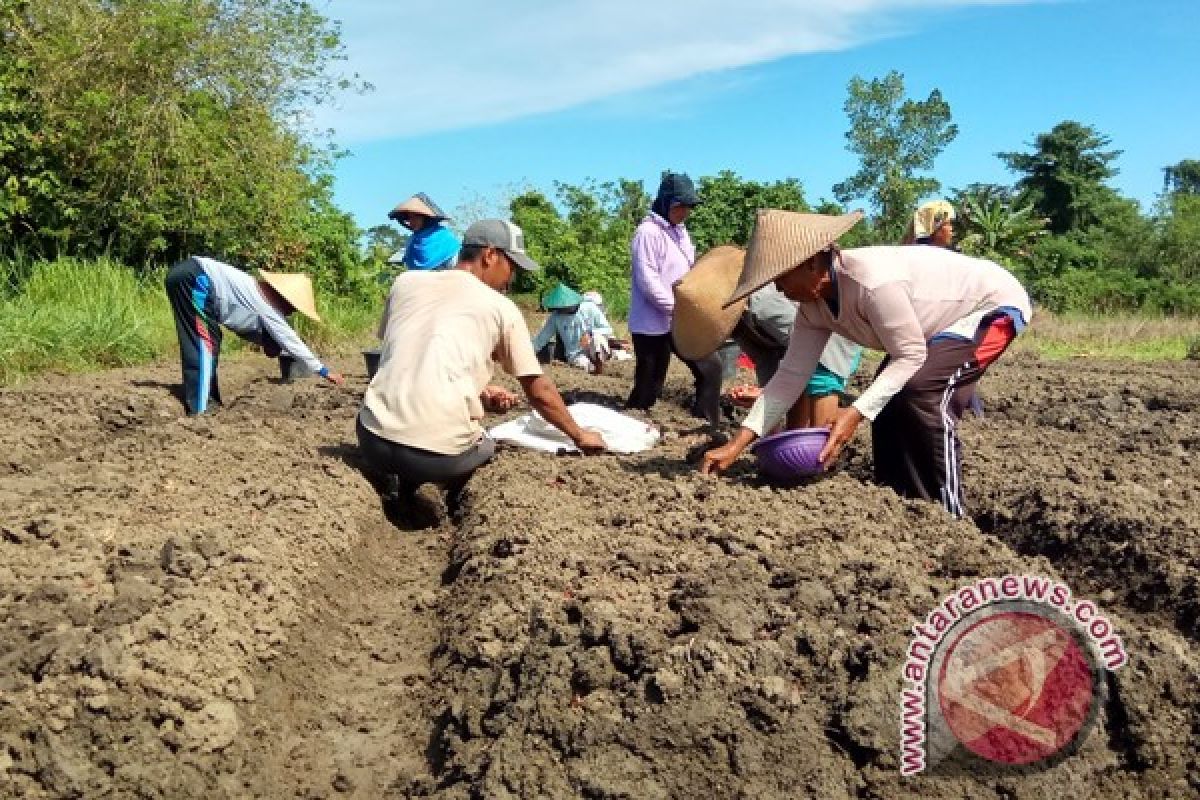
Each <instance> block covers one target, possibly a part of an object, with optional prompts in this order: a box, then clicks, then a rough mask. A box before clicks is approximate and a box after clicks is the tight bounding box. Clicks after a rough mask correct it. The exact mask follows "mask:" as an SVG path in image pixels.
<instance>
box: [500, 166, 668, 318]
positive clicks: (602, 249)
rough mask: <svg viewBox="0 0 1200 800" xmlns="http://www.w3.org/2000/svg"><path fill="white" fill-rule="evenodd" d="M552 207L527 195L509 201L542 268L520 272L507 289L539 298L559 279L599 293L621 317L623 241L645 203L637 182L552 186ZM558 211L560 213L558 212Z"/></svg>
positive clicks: (624, 306)
mask: <svg viewBox="0 0 1200 800" xmlns="http://www.w3.org/2000/svg"><path fill="white" fill-rule="evenodd" d="M555 189H556V191H555V196H556V198H557V200H558V203H559V205H558V206H556V205H555V204H554V203H553V202H551V201H550V199H549V198H547V197H546V196H545V195H544V194H542V193H541V192H538V191H528V192H525V193H524V194H520V195H518V196H517V197H515V198H513V200H512V203H511V205H510V212H511V214H512V220H513V222H515V223H516V224H517V225H519V226H520V227H521V229H522V230H523V231H524V232H525V246H526V248H527V249H528V251H529V254H530V255H531V256H532V257H533V259H534V260H535V261H537V262H538V263H539V264H541V265H542V270H541V271H540V272H537V273H532V274H529V273H522V274H520V275H518V276H517V280H516V283H515V285H514V287H513V289H514V291H517V292H535V293H536V294H537V295H538V296H539V297H540V296H541V295H542V294H544V293H545V292H546V291H547V290H549V289H550V288H551V287H553V286H554V285H555V284H556V283H558V282H559V281H562V282H564V283H566V284H567V285H568V286H570V287H571V288H573V289H575V290H577V291H580V292H584V291H588V290H596V291H599V292H600V293H601V294H603V295H604V298H605V302H606V304H607V305H608V307H609V308H610V309H611V310H612V311H613V312H614V313H615V314H617V315H624V314H625V313H626V312H627V310H628V306H629V242H630V240H631V239H632V238H633V231H634V228H636V227H637V224H638V222H639V221H640V220H641V218H642V216H644V215H645V213H646V209H647V208H649V204H650V199H649V197H648V196H647V195H646V193H645V190H644V189H643V188H642V185H641V183H639V182H637V181H628V180H620V181H616V182H609V183H602V184H587V185H583V186H576V185H572V184H566V183H558V184H556V185H555ZM560 208H561V211H560Z"/></svg>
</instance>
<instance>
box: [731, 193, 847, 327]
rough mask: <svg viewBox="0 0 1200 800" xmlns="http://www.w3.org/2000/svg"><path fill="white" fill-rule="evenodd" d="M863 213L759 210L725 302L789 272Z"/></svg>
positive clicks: (733, 301)
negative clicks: (735, 281)
mask: <svg viewBox="0 0 1200 800" xmlns="http://www.w3.org/2000/svg"><path fill="white" fill-rule="evenodd" d="M862 217H863V214H862V212H861V211H852V212H851V213H849V214H842V215H840V216H830V215H828V214H800V213H797V212H795V211H779V210H776V209H773V208H768V209H763V210H761V211H759V212H758V218H757V219H756V220H755V222H754V233H752V234H751V235H750V246H749V247H748V248H747V249H746V266H745V268H744V269H743V270H742V276H741V279H740V280H738V284H737V288H735V289H734V290H733V293H732V294H730V295H729V297H728V298H727V299H726V300H725V305H726V306H729V305H731V304H733V303H736V302H737V301H738V300H741V299H742V298H744V297H746V296H747V295H749V294H751V293H753V292H754V291H756V290H758V289H760V288H762V287H763V286H766V285H767V284H768V283H770V282H771V281H773V280H775V279H776V278H778V277H779V276H780V275H782V274H784V273H785V272H791V271H792V270H793V269H794V268H795V267H797V266H799V265H800V264H802V263H803V262H805V261H807V260H808V259H809V258H811V257H812V256H814V255H816V254H817V253H819V252H821V251H822V250H824V249H825V248H827V247H829V246H830V245H831V244H833V243H834V242H836V241H837V240H838V238H839V237H841V236H842V234H844V233H845V232H846V231H848V230H850V229H851V228H853V227H854V225H855V224H856V223H857V222H858V221H859V220H860V219H862Z"/></svg>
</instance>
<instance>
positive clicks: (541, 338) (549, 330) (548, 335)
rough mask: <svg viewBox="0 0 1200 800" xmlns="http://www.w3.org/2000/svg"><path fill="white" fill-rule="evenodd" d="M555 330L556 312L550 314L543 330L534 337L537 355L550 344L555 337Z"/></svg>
mask: <svg viewBox="0 0 1200 800" xmlns="http://www.w3.org/2000/svg"><path fill="white" fill-rule="evenodd" d="M554 330H555V328H554V312H550V316H548V317H546V323H545V324H544V325H542V329H541V330H540V331H538V332H537V336H534V337H533V352H535V353H536V352H537V351H539V350H541V349H542V348H543V347H545V346H546V345H547V344H549V343H550V339H552V338H553V337H554Z"/></svg>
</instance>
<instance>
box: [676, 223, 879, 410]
mask: <svg viewBox="0 0 1200 800" xmlns="http://www.w3.org/2000/svg"><path fill="white" fill-rule="evenodd" d="M745 258H746V251H745V250H742V249H741V248H740V247H732V246H728V245H726V246H722V247H714V248H713V249H712V250H709V251H708V252H707V253H705V255H704V257H703V258H701V259H700V260H699V261H697V262H696V265H695V266H694V267H692V271H691V272H689V273H688V274H687V275H686V276H684V278H683V279H682V280H680V281H679V282H678V283H677V284H675V316H674V318H673V319H672V321H671V334H672V336H673V337H674V339H675V347H676V349H677V350H679V352H681V353H683V354H684V355H685V356H686V357H688V358H701V357H703V354H707V353H710V352H713V351H715V350H716V349H717V347H718V346H719V345H720V344H721V343H722V342H724V341H725V340H726V339H727V338H730V339H733V341H734V342H736V343H737V345H738V347H739V348H741V350H742V352H744V353H745V354H746V355H748V356H749V357H750V358H751V360H752V361H754V371H755V377H757V379H758V386H745V385H743V386H735V387H733V388H732V389H731V390H730V391H729V398H730V400H732V401H733V403H734V405H737V406H740V407H742V408H750V407H752V406H753V405H754V402H755V401H756V400H757V399H758V397H759V395H760V394H762V389H761V388H760V387H762V386H766V385H767V383H768V382H770V380H771V378H773V377H775V372H776V371H777V370H778V369H779V363H780V362H781V361H782V360H783V356H784V353H785V352H787V346H788V341H789V340H790V339H791V335H792V323H793V322H794V320H795V319H796V304H795V303H793V302H792V301H791V300H789V299H788V298H787V297H785V296H784V294H783V293H782V292H780V291H779V290H778V289H776V288H775V287H774V286H773V285H771V284H767V285H766V286H764V287H762V288H761V289H759V290H758V291H756V292H754V293H753V294H751V295H750V297H749V298H746V299H743V300H739V301H738V302H736V303H734V304H733V305H731V306H729V307H727V308H722V304H723V303H724V302H725V299H726V298H727V297H729V294H730V292H732V291H733V289H734V287H735V286H737V282H738V277H739V276H740V275H741V274H742V265H743V263H744V261H745ZM861 360H862V348H861V347H859V346H858V345H857V344H855V343H854V342H851V341H849V340H848V339H845V338H843V337H841V336H838V335H837V334H834V335H832V336H830V337H829V343H828V344H826V345H825V349H824V350H822V351H821V358H820V360H819V361H818V362H817V368H816V369H815V370H814V371H813V374H812V377H811V378H809V379H808V384H807V385H806V386H805V387H804V392H803V394H801V395H800V399H799V400H797V401H796V404H795V405H794V406H792V408H791V409H790V410H789V411H788V413H787V422H786V427H787V428H789V429H791V428H824V427H827V426H829V425H831V424H833V420H834V417H836V416H837V411H838V403H839V397H840V395H842V394H844V393H845V391H846V383H847V381H848V380H849V379H850V376H851V375H853V374H854V372H855V371H856V370H857V369H858V364H859V362H860V361H861Z"/></svg>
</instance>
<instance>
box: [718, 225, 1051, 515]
mask: <svg viewBox="0 0 1200 800" xmlns="http://www.w3.org/2000/svg"><path fill="white" fill-rule="evenodd" d="M861 218H862V214H861V212H855V213H852V214H844V215H841V216H828V215H823V214H798V213H795V212H791V211H778V210H766V211H760V212H759V213H758V218H757V220H756V222H755V226H754V233H753V234H752V236H751V239H750V246H749V248H748V250H747V253H746V262H745V266H744V267H743V269H742V274H741V276H740V278H739V280H738V284H737V287H736V288H735V289H734V290H733V292H732V293H731V294H730V296H729V298H728V299H727V300H726V301H725V303H726V307H728V306H730V305H733V304H734V303H736V302H738V301H739V300H741V299H742V298H744V297H747V296H748V295H750V294H751V293H752V292H754V291H756V290H757V289H759V288H760V287H762V286H765V285H766V284H768V283H771V282H774V283H775V286H776V288H777V289H779V290H780V291H781V292H783V293H784V294H785V295H787V297H788V299H790V300H792V301H793V302H795V303H796V304H797V312H796V319H795V323H794V325H793V328H792V338H791V341H790V342H789V343H788V349H787V353H786V355H785V356H784V359H783V361H782V362H781V363H780V365H779V371H778V372H776V374H775V377H774V378H773V379H772V380H771V381H770V383H768V384H767V386H766V387H765V389H764V391H763V393H762V396H761V397H759V399H758V400H757V401H756V402H755V404H754V407H753V408H751V410H750V412H749V414H747V416H746V419H745V421H744V422H743V423H742V428H741V429H740V430H739V431H738V432H737V434H736V435H735V436H734V438H733V439H732V440H731V441H730V442H729V443H728V444H726V445H723V446H721V447H718V448H714V449H712V450H709V451H708V452H707V453H705V454H704V462H703V466H702V469H703V471H704V472H706V473H707V472H716V471H722V470H724V469H726V468H728V467H729V466H730V465H731V464H732V463H733V462H734V460H735V459H736V458H737V457H738V456H739V455H740V454H741V452H742V451H743V450H745V448H746V447H748V446H749V445H750V443H751V442H753V441H754V440H755V439H756V438H758V437H759V436H762V435H763V434H764V433H765V432H766V431H769V430H771V428H773V427H774V425H775V423H776V422H777V421H778V420H779V419H781V418H782V416H783V415H784V414H785V413H787V410H788V409H790V408H791V407H792V405H793V404H794V403H795V402H796V399H797V398H798V397H799V396H800V394H801V392H802V391H803V390H804V386H805V385H806V383H807V382H808V379H809V377H810V376H811V375H812V373H813V370H814V369H815V367H816V365H817V361H818V359H819V358H820V355H821V352H822V350H823V349H824V347H825V345H826V343H827V342H828V341H829V337H830V335H831V334H832V333H838V334H841V335H842V336H844V337H846V338H847V339H849V340H851V341H853V342H857V343H858V344H861V345H863V346H864V347H870V348H872V349H875V350H882V351H884V352H886V353H887V358H886V359H885V361H884V363H883V366H882V367H881V368H880V370H879V372H878V374H877V375H876V376H875V379H874V381H873V382H872V383H871V385H870V386H868V387H867V389H866V390H865V391H864V392H863V393H862V395H861V396H859V398H858V399H857V400H856V401H855V402H854V403H853V405H851V406H849V407H847V408H843V409H841V410H840V411H839V412H838V414H837V417H836V418H835V420H834V422H833V424H832V425H831V426H830V431H829V439H828V441H827V442H826V444H825V446H824V448H823V449H822V451H821V454H820V461H821V463H822V464H826V465H827V464H829V463H830V462H831V461H832V460H833V459H835V458H837V456H838V453H839V452H840V451H841V449H842V447H843V446H844V445H845V444H846V442H848V441H849V440H850V439H851V437H853V435H854V433H855V431H856V430H857V429H858V425H859V424H860V423H861V422H862V420H863V419H869V420H871V421H872V426H871V428H872V435H871V443H872V453H873V456H874V462H875V475H876V478H877V479H878V480H879V481H880V482H881V483H884V484H886V485H888V486H891V487H892V488H893V489H895V490H896V491H897V492H898V493H900V494H901V495H904V496H907V497H920V498H924V499H929V500H934V501H938V502H941V503H942V505H943V506H944V507H945V508H946V509H947V510H948V511H949V512H950V513H951V514H954V515H955V516H962V514H963V495H962V483H961V471H960V464H961V459H960V449H961V447H960V444H959V441H958V435H957V429H956V428H957V422H958V419H959V418H960V417H961V415H962V410H963V408H962V398H961V397H960V396H959V390H960V389H961V388H962V387H965V386H971V385H973V384H975V383H976V382H978V381H979V379H980V378H981V377H982V376H983V374H984V372H985V371H986V370H987V368H988V367H989V366H990V365H991V364H992V362H994V361H995V360H996V359H997V358H999V357H1000V355H1001V354H1002V353H1003V352H1004V351H1005V350H1006V349H1007V347H1008V345H1009V344H1010V343H1011V342H1012V340H1013V339H1014V338H1015V337H1016V335H1017V333H1018V332H1020V331H1021V330H1022V329H1023V328H1024V327H1025V325H1026V324H1027V323H1028V321H1029V320H1030V319H1031V317H1032V316H1033V310H1032V307H1031V305H1030V302H1029V295H1028V294H1027V293H1026V292H1025V289H1024V288H1023V287H1022V286H1021V284H1020V283H1019V282H1018V281H1017V279H1016V278H1014V277H1013V276H1012V274H1011V273H1009V272H1008V271H1007V270H1006V269H1004V268H1003V267H1001V266H1000V265H998V264H995V263H992V262H991V261H986V260H983V259H978V258H971V257H969V256H965V255H962V254H960V253H955V252H953V251H950V250H945V249H943V248H940V247H865V248H859V249H853V250H845V251H842V250H840V249H838V248H837V246H836V244H837V240H838V238H839V237H841V236H842V235H843V234H844V233H846V231H848V230H850V228H851V227H853V226H854V225H855V224H856V223H857V222H858V221H859V220H860V219H861Z"/></svg>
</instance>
